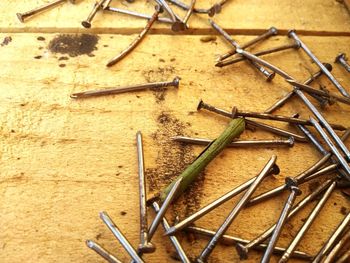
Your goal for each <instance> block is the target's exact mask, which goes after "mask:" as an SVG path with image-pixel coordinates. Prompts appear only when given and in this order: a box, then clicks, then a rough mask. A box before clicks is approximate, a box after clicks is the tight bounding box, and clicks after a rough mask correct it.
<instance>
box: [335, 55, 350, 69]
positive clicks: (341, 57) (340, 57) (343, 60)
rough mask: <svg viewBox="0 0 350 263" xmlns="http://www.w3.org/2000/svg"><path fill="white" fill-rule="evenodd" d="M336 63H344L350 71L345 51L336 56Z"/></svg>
mask: <svg viewBox="0 0 350 263" xmlns="http://www.w3.org/2000/svg"><path fill="white" fill-rule="evenodd" d="M334 62H336V63H339V64H340V65H342V66H343V67H344V68H345V69H346V70H347V71H348V72H350V65H349V64H348V62H347V61H346V56H345V54H344V53H340V54H339V55H338V56H337V57H336V58H335V61H334Z"/></svg>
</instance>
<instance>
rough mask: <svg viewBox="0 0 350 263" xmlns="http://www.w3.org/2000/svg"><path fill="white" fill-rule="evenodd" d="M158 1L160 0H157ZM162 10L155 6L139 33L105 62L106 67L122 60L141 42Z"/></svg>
mask: <svg viewBox="0 0 350 263" xmlns="http://www.w3.org/2000/svg"><path fill="white" fill-rule="evenodd" d="M157 1H160V0H157ZM162 1H163V0H162ZM161 12H163V9H162V8H161V7H160V6H158V5H157V6H156V11H155V12H154V14H153V15H152V17H151V19H150V20H148V22H147V24H146V26H145V28H144V29H143V30H142V31H141V33H140V34H139V35H138V36H137V37H136V38H135V39H134V40H133V41H132V42H131V43H130V45H129V46H128V47H127V48H126V49H124V50H123V51H122V52H121V53H120V54H119V55H117V56H116V57H114V58H112V59H111V60H110V61H108V63H107V67H111V66H113V65H115V64H116V63H117V62H119V61H120V60H122V59H123V58H124V57H126V56H127V55H128V54H129V53H130V52H131V51H132V50H134V48H136V47H137V45H138V44H140V43H141V41H142V39H143V38H144V37H145V36H146V34H147V32H148V31H149V30H150V29H151V27H152V25H153V23H154V22H155V21H157V19H158V15H159V14H160V13H161Z"/></svg>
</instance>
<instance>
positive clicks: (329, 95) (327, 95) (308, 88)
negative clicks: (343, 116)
mask: <svg viewBox="0 0 350 263" xmlns="http://www.w3.org/2000/svg"><path fill="white" fill-rule="evenodd" d="M286 81H287V82H288V83H289V84H291V85H292V86H294V87H298V88H299V89H301V90H303V91H305V92H307V93H308V94H316V95H320V96H322V97H325V98H327V99H333V100H336V101H339V102H341V103H345V104H348V105H350V98H347V97H343V96H339V95H337V94H333V93H330V92H326V91H324V90H318V89H314V88H312V87H311V86H309V85H305V84H301V83H298V82H296V81H295V80H292V79H286Z"/></svg>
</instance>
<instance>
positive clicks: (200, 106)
mask: <svg viewBox="0 0 350 263" xmlns="http://www.w3.org/2000/svg"><path fill="white" fill-rule="evenodd" d="M200 109H205V110H208V111H211V112H215V113H217V114H219V115H222V116H225V117H228V118H233V115H232V113H231V112H228V111H225V110H222V109H219V108H216V107H214V106H212V105H209V104H207V103H205V102H204V101H203V100H200V101H199V103H198V106H197V110H200ZM245 121H246V125H247V126H248V127H258V128H261V129H263V130H266V131H269V132H271V133H274V134H277V135H281V136H284V137H288V138H289V137H294V139H295V140H296V141H300V142H306V141H307V139H306V138H305V137H304V136H300V135H298V134H296V133H292V132H289V131H286V130H283V129H280V128H277V127H274V126H271V125H268V124H266V123H262V122H257V121H252V120H250V119H245Z"/></svg>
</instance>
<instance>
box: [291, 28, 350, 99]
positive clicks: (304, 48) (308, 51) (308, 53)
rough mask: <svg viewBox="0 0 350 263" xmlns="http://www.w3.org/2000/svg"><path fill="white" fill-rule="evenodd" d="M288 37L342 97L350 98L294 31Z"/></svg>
mask: <svg viewBox="0 0 350 263" xmlns="http://www.w3.org/2000/svg"><path fill="white" fill-rule="evenodd" d="M288 36H289V37H291V38H293V39H294V41H296V42H297V43H299V44H300V47H301V48H302V49H303V50H304V51H305V53H306V54H307V55H308V56H309V57H310V58H311V59H312V60H313V61H314V62H315V63H316V64H317V66H319V68H320V69H321V70H322V71H323V73H324V74H325V75H326V76H327V77H328V79H329V80H330V81H331V82H332V83H333V84H334V86H335V87H336V88H337V89H338V90H339V92H340V93H341V94H342V95H343V96H344V97H348V98H349V97H350V95H349V93H348V92H347V91H346V90H345V89H344V88H343V86H342V85H341V84H340V83H339V82H338V81H337V79H336V78H335V77H334V76H333V75H332V73H331V72H330V71H328V69H327V68H326V67H325V66H324V65H323V64H322V63H321V62H320V61H319V60H318V58H317V57H316V56H315V55H314V54H313V53H312V52H311V50H310V49H309V48H308V47H307V46H306V45H305V44H304V42H302V41H301V40H300V38H299V37H298V35H297V34H296V32H295V30H290V31H289V32H288Z"/></svg>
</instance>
